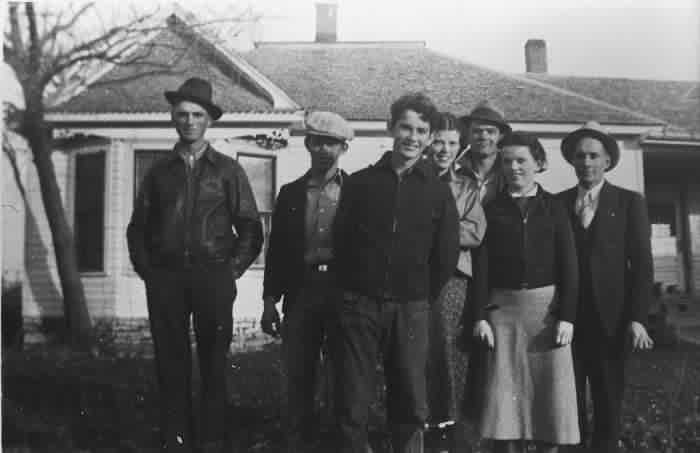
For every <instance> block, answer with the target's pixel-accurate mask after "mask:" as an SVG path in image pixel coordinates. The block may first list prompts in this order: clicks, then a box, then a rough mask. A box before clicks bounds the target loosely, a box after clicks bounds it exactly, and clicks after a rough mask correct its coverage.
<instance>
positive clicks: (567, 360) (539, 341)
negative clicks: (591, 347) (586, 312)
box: [480, 285, 580, 444]
mask: <svg viewBox="0 0 700 453" xmlns="http://www.w3.org/2000/svg"><path fill="white" fill-rule="evenodd" d="M556 304H557V297H556V292H555V288H554V286H553V285H552V286H546V287H542V288H535V289H523V290H507V289H495V290H492V292H491V296H490V305H492V306H494V307H495V308H494V309H493V310H491V311H489V315H488V321H489V323H490V324H491V327H492V328H493V331H494V337H495V347H494V349H493V350H490V351H489V352H488V353H487V354H486V360H485V363H484V368H485V370H484V371H485V384H486V385H485V388H484V401H483V409H482V413H481V418H480V431H481V435H482V437H484V438H488V439H498V440H513V439H525V440H537V441H544V442H549V443H553V444H577V443H579V441H580V434H579V425H578V413H577V406H576V387H575V380H574V365H573V360H572V356H571V347H570V345H567V346H563V347H561V346H557V345H556V343H555V329H556V318H555V317H554V316H553V315H552V312H553V311H554V310H555V309H556Z"/></svg>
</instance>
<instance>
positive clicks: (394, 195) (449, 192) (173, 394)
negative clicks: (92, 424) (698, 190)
mask: <svg viewBox="0 0 700 453" xmlns="http://www.w3.org/2000/svg"><path fill="white" fill-rule="evenodd" d="M165 96H166V98H167V100H168V102H170V104H171V105H172V121H173V124H174V127H175V129H176V131H177V133H178V135H179V141H178V142H177V144H176V145H175V147H174V150H173V153H172V154H171V155H169V156H168V157H167V158H164V159H163V160H161V161H159V162H157V163H156V164H155V165H154V166H153V168H152V169H151V170H150V171H149V172H148V174H147V175H146V177H145V179H144V181H143V183H142V185H141V189H140V192H139V195H138V197H137V200H136V203H135V207H134V213H133V216H132V219H131V222H130V223H129V227H128V231H127V238H128V244H129V253H130V257H131V260H132V263H133V265H134V269H135V271H136V272H137V273H138V275H139V276H140V277H141V278H142V279H143V280H144V281H145V283H146V289H147V298H148V310H149V318H150V323H151V332H152V335H153V341H154V346H155V358H156V365H157V373H158V382H159V386H160V394H161V414H162V415H161V435H162V451H164V452H180V451H182V452H190V451H198V452H200V451H201V452H220V451H225V448H226V447H225V439H226V431H227V427H226V424H225V420H226V417H225V414H224V410H225V404H226V389H225V378H226V366H225V358H226V352H227V350H228V348H229V346H230V341H231V330H232V329H231V326H232V313H231V308H232V304H233V300H234V298H235V294H236V289H235V279H236V278H237V277H239V276H240V275H241V274H242V273H243V272H244V271H245V269H246V268H247V267H248V266H249V265H250V264H251V263H252V262H253V261H254V259H255V258H256V256H257V255H258V254H259V253H260V250H261V246H262V228H261V223H260V220H259V216H258V212H257V208H256V205H255V201H254V198H253V194H252V191H251V188H250V184H249V182H248V179H247V177H246V174H245V172H244V171H243V170H242V168H241V167H240V166H239V165H238V164H237V162H236V161H235V160H234V159H231V158H229V157H227V156H225V155H223V154H221V153H219V152H217V151H216V150H214V149H213V148H212V146H211V145H210V144H209V143H208V142H207V141H206V139H205V138H204V136H205V132H206V129H207V127H208V126H209V125H210V124H211V122H212V121H215V120H216V119H218V117H220V116H221V109H220V108H219V107H217V106H216V105H215V104H214V103H213V101H212V90H211V85H210V84H209V83H208V82H206V81H204V80H202V79H197V78H193V79H189V80H187V81H186V82H185V83H184V84H183V85H182V86H181V87H180V88H179V89H178V90H177V91H167V92H166V93H165ZM304 124H305V139H304V144H305V147H306V149H307V150H308V152H309V155H310V160H311V166H310V169H309V170H308V172H307V173H306V174H304V175H303V176H302V177H300V178H299V179H297V180H295V181H293V182H291V183H289V184H286V185H284V186H283V187H282V188H281V189H280V192H279V195H278V197H277V201H276V204H275V209H274V212H273V216H272V226H271V233H270V237H269V243H268V245H267V252H266V253H267V255H266V260H265V275H264V282H263V305H264V308H263V314H262V319H261V326H262V329H263V331H264V332H266V333H268V334H270V335H274V336H281V338H282V355H283V362H284V364H285V371H286V377H287V397H288V402H287V403H288V404H287V407H288V410H287V413H286V420H287V423H286V426H287V448H288V451H290V452H304V451H312V449H313V448H316V447H315V444H316V443H317V442H318V434H319V419H318V411H317V409H316V407H315V396H316V388H317V384H318V376H319V371H318V369H319V361H320V357H321V356H322V355H323V356H324V357H325V358H326V360H325V363H326V365H325V366H326V367H327V368H328V374H329V375H330V377H331V380H332V385H331V388H332V407H333V419H334V431H333V433H334V435H333V436H332V443H333V445H327V446H325V447H324V448H332V449H333V450H338V451H341V452H353V453H354V452H356V453H360V452H361V453H365V452H367V451H369V450H370V449H369V443H368V433H367V424H368V418H369V412H370V404H371V403H372V402H373V400H374V398H375V397H376V393H377V392H376V374H377V369H378V366H377V365H378V361H379V360H381V364H382V365H383V366H382V369H383V370H384V377H385V382H386V409H387V420H388V424H389V426H390V431H391V443H392V447H393V450H394V451H396V452H406V453H409V452H421V451H423V442H424V441H423V435H424V430H425V429H426V426H427V427H431V428H433V429H443V430H446V432H448V433H449V434H450V436H451V437H452V444H453V448H452V450H453V451H468V450H467V448H468V447H467V446H466V442H465V439H466V437H468V436H467V431H469V430H473V431H475V434H478V435H479V436H481V437H483V438H486V439H492V440H493V451H494V452H496V453H499V452H524V451H525V450H526V448H527V445H528V444H529V443H534V444H535V446H536V449H537V451H541V452H556V451H558V449H559V447H560V446H562V445H567V446H581V445H583V444H584V439H586V438H587V433H588V432H589V431H590V434H591V436H590V437H591V446H592V448H593V451H595V452H603V453H605V452H615V451H617V448H618V437H619V434H620V429H621V408H622V399H623V390H624V384H625V377H626V376H625V365H626V361H627V358H628V357H629V354H630V352H631V351H632V350H634V349H647V348H650V347H652V345H653V342H652V340H651V338H650V337H649V335H648V334H647V332H646V329H645V327H644V322H645V319H646V314H647V310H648V304H649V302H650V297H651V286H652V280H653V279H652V259H651V247H650V226H649V221H648V217H647V211H646V207H645V202H644V199H643V198H642V196H641V195H639V194H637V193H635V192H632V191H629V190H625V189H622V188H620V187H617V186H615V185H613V184H610V183H609V182H607V181H606V179H605V173H606V172H607V171H609V170H611V169H612V168H614V167H615V166H616V165H617V163H618V161H619V158H620V150H619V147H618V144H617V142H616V140H615V139H614V138H613V137H611V136H610V135H608V134H607V133H606V132H605V131H604V130H603V129H602V128H601V126H600V125H599V124H597V123H595V122H589V123H587V124H586V125H584V126H583V127H582V128H579V129H577V130H575V131H573V132H572V133H570V134H569V135H567V136H566V137H565V138H564V140H563V141H562V143H561V152H562V155H563V157H564V158H565V159H566V161H568V162H569V163H570V164H571V165H572V166H573V167H574V169H575V172H576V175H577V177H578V183H577V184H576V185H574V187H572V188H571V189H569V190H567V191H564V192H562V193H560V194H551V193H549V192H547V191H546V190H545V189H544V188H542V187H541V186H540V185H539V184H538V183H537V182H536V175H537V174H538V173H539V172H542V171H545V170H546V168H547V155H546V152H545V150H544V148H543V146H542V144H541V143H540V142H539V140H538V139H537V137H536V136H534V135H532V134H530V133H527V132H521V131H512V130H511V127H510V125H509V124H508V123H507V121H506V120H505V118H504V116H503V114H502V113H501V112H500V111H499V110H498V109H497V108H495V107H494V106H493V105H491V104H490V103H489V102H484V103H482V104H480V105H478V106H477V107H476V108H474V109H473V110H472V111H471V113H470V114H468V115H466V116H464V117H461V118H457V117H456V116H454V115H452V114H450V113H441V112H439V110H438V109H437V108H436V106H435V104H434V103H433V102H432V101H431V100H430V99H429V98H428V97H427V96H425V95H424V94H421V93H411V94H406V95H404V96H401V97H400V98H398V99H397V100H396V101H395V102H394V103H393V104H392V105H391V107H390V119H389V120H388V122H387V131H388V134H389V136H390V137H391V138H392V139H393V146H392V149H391V150H389V151H387V152H386V153H385V154H384V155H383V156H382V157H381V158H380V159H379V160H378V161H377V162H376V163H375V164H373V165H370V166H369V167H367V168H365V169H362V170H360V171H358V172H355V173H353V174H351V175H348V174H346V173H345V172H344V171H343V170H341V169H340V167H339V160H340V158H341V157H342V156H343V155H344V154H345V153H346V152H348V150H349V148H350V145H349V143H350V141H351V140H352V139H353V136H354V132H353V130H352V127H351V126H350V124H349V122H347V121H346V120H345V119H343V118H342V117H341V116H339V115H337V114H336V113H332V112H322V111H314V112H310V113H309V114H307V116H306V118H305V122H304ZM280 301H282V302H283V303H282V311H283V315H284V316H283V318H282V317H281V316H280V313H279V312H278V310H277V304H278V303H279V302H280ZM190 316H192V318H193V326H194V331H195V335H196V339H197V353H198V358H199V365H200V374H201V392H202V398H201V401H200V402H199V404H200V410H201V417H200V423H199V426H200V427H199V429H194V426H193V416H192V413H193V412H192V402H191V397H190V394H191V388H190V381H191V371H190V356H191V353H190V342H189V328H190ZM588 389H589V390H590V397H589V395H588ZM589 401H592V403H593V407H592V409H593V426H592V427H588V426H587V425H588V417H587V415H586V414H587V409H588V408H587V404H588V402H589Z"/></svg>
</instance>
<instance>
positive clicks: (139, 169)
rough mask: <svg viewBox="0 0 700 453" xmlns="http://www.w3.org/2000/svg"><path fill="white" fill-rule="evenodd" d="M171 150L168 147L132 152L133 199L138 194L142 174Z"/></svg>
mask: <svg viewBox="0 0 700 453" xmlns="http://www.w3.org/2000/svg"><path fill="white" fill-rule="evenodd" d="M170 152H171V150H168V149H137V150H136V153H135V154H134V199H136V196H137V195H138V194H139V188H140V187H141V181H143V178H144V176H146V173H147V172H148V170H149V169H150V168H151V166H152V165H153V164H154V163H155V162H156V161H157V160H158V159H161V158H163V157H164V156H166V155H167V154H168V153H170Z"/></svg>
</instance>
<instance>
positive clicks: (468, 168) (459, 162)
mask: <svg viewBox="0 0 700 453" xmlns="http://www.w3.org/2000/svg"><path fill="white" fill-rule="evenodd" d="M499 165H501V154H500V152H499V153H498V154H497V155H496V160H495V161H494V163H493V167H491V171H489V172H488V173H487V174H486V175H484V176H483V177H482V176H481V175H479V173H477V172H476V171H475V170H474V162H473V161H472V153H471V150H470V149H469V148H468V147H467V149H466V151H464V152H463V153H462V155H461V156H460V157H459V158H457V159H456V160H455V163H454V167H455V170H457V171H459V172H462V173H467V174H469V176H471V177H472V178H474V179H478V180H484V181H487V180H489V179H493V178H497V177H498V166H499Z"/></svg>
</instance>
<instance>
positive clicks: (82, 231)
mask: <svg viewBox="0 0 700 453" xmlns="http://www.w3.org/2000/svg"><path fill="white" fill-rule="evenodd" d="M104 197H105V152H104V151H100V152H96V153H89V154H78V155H76V157H75V218H74V230H75V247H76V252H77V257H78V270H79V271H80V272H100V271H103V270H104V231H105V228H104V209H105V203H104V201H105V200H104Z"/></svg>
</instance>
